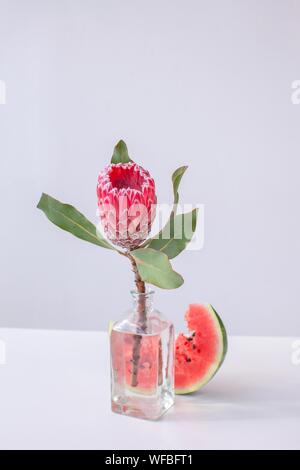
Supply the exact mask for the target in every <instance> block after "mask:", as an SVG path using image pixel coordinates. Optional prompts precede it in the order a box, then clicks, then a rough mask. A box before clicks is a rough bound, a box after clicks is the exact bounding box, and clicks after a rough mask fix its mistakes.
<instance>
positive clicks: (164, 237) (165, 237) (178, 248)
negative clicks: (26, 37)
mask: <svg viewBox="0 0 300 470" xmlns="http://www.w3.org/2000/svg"><path fill="white" fill-rule="evenodd" d="M187 169H188V167H187V166H181V167H180V168H177V170H175V171H174V173H173V175H172V183H173V193H174V203H173V209H172V212H171V214H170V217H169V220H168V222H167V223H166V225H165V226H164V227H163V229H162V230H161V231H160V232H159V233H158V234H157V235H155V236H154V237H152V238H150V239H149V240H146V242H145V243H144V244H143V245H142V247H149V248H153V249H155V250H159V251H162V252H164V253H166V254H167V255H168V256H169V258H170V259H172V258H175V256H177V255H179V253H181V252H182V251H183V250H184V248H185V247H186V245H187V243H188V242H189V241H190V240H191V239H188V238H187V239H186V241H184V239H183V237H179V238H181V240H182V242H181V243H180V239H179V240H176V241H174V236H173V235H172V227H176V228H177V232H178V227H179V226H182V220H181V218H182V215H180V216H179V217H180V218H177V216H176V211H177V204H178V201H179V193H178V189H179V185H180V183H181V180H182V177H183V175H184V173H185V172H186V170H187ZM191 214H192V215H191V217H192V218H193V226H194V229H193V232H194V231H195V229H196V223H197V211H196V212H194V211H193V212H192V213H191ZM191 225H192V224H190V226H191ZM177 238H178V236H177ZM164 247H165V249H163V248H164Z"/></svg>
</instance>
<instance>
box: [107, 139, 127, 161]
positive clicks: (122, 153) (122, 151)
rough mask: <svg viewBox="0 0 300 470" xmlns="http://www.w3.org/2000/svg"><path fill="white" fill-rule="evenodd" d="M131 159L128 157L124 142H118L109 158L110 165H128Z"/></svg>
mask: <svg viewBox="0 0 300 470" xmlns="http://www.w3.org/2000/svg"><path fill="white" fill-rule="evenodd" d="M130 161H131V159H130V157H129V155H128V149H127V145H126V144H125V142H124V140H120V142H118V143H117V145H116V146H115V148H114V153H113V156H112V158H111V163H115V164H116V163H128V162H130Z"/></svg>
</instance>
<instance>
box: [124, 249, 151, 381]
mask: <svg viewBox="0 0 300 470" xmlns="http://www.w3.org/2000/svg"><path fill="white" fill-rule="evenodd" d="M127 256H128V258H129V260H130V261H131V265H132V271H133V273H134V278H135V285H136V289H137V292H138V294H142V295H139V296H138V305H137V313H138V326H139V327H140V328H141V330H142V331H143V332H145V331H146V327H147V312H146V298H145V295H143V294H145V293H146V286H145V283H144V281H143V280H142V278H141V276H140V275H139V272H138V269H137V265H136V262H135V260H134V258H133V257H132V256H131V255H130V254H128V255H127ZM141 342H142V335H140V334H137V335H134V338H133V350H132V377H131V386H132V387H137V385H138V368H139V361H140V352H141Z"/></svg>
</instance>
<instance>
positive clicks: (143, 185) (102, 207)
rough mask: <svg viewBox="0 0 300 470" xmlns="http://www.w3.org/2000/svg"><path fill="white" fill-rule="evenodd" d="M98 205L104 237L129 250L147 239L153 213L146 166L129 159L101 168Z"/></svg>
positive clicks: (153, 200) (152, 185)
mask: <svg viewBox="0 0 300 470" xmlns="http://www.w3.org/2000/svg"><path fill="white" fill-rule="evenodd" d="M97 196H98V208H99V216H100V220H101V222H102V226H103V229H104V232H105V234H106V236H107V238H108V239H109V240H110V241H111V242H112V243H114V244H115V245H118V246H121V247H122V248H125V249H128V250H131V249H134V248H137V247H138V246H139V245H141V243H143V241H144V240H146V238H147V236H148V234H149V232H150V230H151V226H152V223H153V220H154V217H155V211H156V206H155V205H156V201H157V198H156V194H155V183H154V180H153V178H152V177H151V175H150V174H149V172H148V171H147V170H145V169H144V168H142V167H141V166H139V165H137V164H136V163H134V162H132V161H130V162H129V163H117V164H111V165H108V166H106V167H105V168H104V170H103V171H101V172H100V174H99V177H98V185H97Z"/></svg>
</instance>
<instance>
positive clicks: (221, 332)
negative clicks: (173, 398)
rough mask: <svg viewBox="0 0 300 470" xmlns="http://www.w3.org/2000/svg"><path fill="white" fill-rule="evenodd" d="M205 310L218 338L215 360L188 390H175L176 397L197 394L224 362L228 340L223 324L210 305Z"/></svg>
mask: <svg viewBox="0 0 300 470" xmlns="http://www.w3.org/2000/svg"><path fill="white" fill-rule="evenodd" d="M205 306H206V308H207V309H208V311H209V312H210V314H211V317H212V319H213V320H214V323H215V327H216V331H217V334H218V337H219V340H220V341H219V351H218V352H217V354H216V358H215V361H214V363H213V364H212V365H211V367H210V368H209V370H208V371H207V373H206V374H205V375H204V376H203V377H202V378H201V380H199V381H198V382H195V384H194V385H193V386H192V387H190V388H176V389H175V393H176V395H187V394H189V393H193V392H197V391H198V390H200V389H201V388H202V387H204V385H206V384H207V383H208V382H210V380H211V379H212V378H213V377H214V376H215V375H216V373H217V372H218V370H219V369H220V367H221V365H222V364H223V362H224V360H225V356H226V354H227V350H228V338H227V333H226V329H225V326H224V323H223V322H222V320H221V318H220V316H219V315H218V313H217V312H216V310H215V309H214V307H213V306H212V305H211V304H205Z"/></svg>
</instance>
